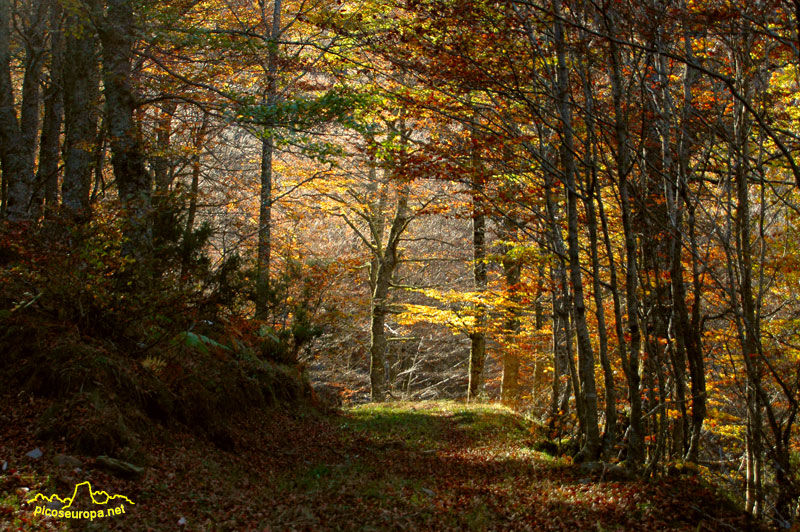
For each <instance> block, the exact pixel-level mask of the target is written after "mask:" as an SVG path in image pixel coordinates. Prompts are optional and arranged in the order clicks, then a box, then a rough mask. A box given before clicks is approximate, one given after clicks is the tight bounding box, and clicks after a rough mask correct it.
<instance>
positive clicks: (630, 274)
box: [609, 14, 644, 467]
mask: <svg viewBox="0 0 800 532" xmlns="http://www.w3.org/2000/svg"><path fill="white" fill-rule="evenodd" d="M611 18H613V14H610V16H609V20H611ZM609 26H610V28H609V32H610V33H611V34H615V27H614V24H613V23H611V22H609ZM609 48H610V54H609V59H610V63H611V73H610V74H611V75H610V78H611V93H612V99H613V102H614V131H615V136H616V141H617V153H616V172H617V179H618V189H619V198H620V211H621V215H622V230H623V234H624V238H625V265H626V271H625V292H626V294H625V302H626V305H627V320H626V321H627V329H628V331H627V335H628V337H629V338H630V340H629V341H628V342H627V344H628V350H627V353H624V354H623V356H624V357H625V358H623V362H622V364H623V368H625V377H626V379H627V381H628V399H629V402H630V408H631V413H630V426H629V432H628V453H627V460H628V462H629V463H630V464H632V465H633V466H634V467H638V466H640V465H641V464H642V463H643V462H644V434H643V428H642V398H641V395H640V391H641V384H640V383H641V380H640V376H639V354H640V351H641V348H642V346H641V330H640V328H639V297H638V294H637V290H638V284H639V281H638V273H637V271H638V264H637V249H636V234H635V232H634V229H633V221H632V219H631V194H632V186H631V183H630V180H629V177H628V174H629V173H630V171H631V162H630V161H631V157H630V153H629V151H630V147H629V145H628V133H627V130H628V121H627V115H626V112H625V111H623V108H624V106H625V102H623V88H622V87H623V86H622V83H623V81H622V72H621V71H622V67H621V65H620V56H619V50H618V47H617V45H616V44H615V43H614V42H613V41H611V42H610V43H609ZM620 341H621V342H622V341H623V338H621V339H620Z"/></svg>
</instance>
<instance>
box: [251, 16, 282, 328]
mask: <svg viewBox="0 0 800 532" xmlns="http://www.w3.org/2000/svg"><path fill="white" fill-rule="evenodd" d="M262 7H263V3H262ZM281 8H282V0H273V4H272V20H271V25H270V34H269V43H268V50H267V93H266V104H267V105H268V106H269V105H275V104H276V103H277V101H278V79H277V75H278V39H279V38H280V35H281ZM265 22H266V21H265ZM267 126H268V128H269V130H267V131H265V132H264V138H262V139H261V195H260V199H259V213H258V252H257V253H258V260H257V266H256V270H257V279H256V317H258V318H262V319H263V318H265V317H266V316H267V314H268V312H269V308H268V307H269V293H270V286H269V283H270V268H271V261H272V182H273V177H274V176H273V164H272V163H273V159H274V152H275V134H274V131H273V128H274V126H275V124H268V125H267Z"/></svg>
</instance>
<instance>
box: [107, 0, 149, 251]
mask: <svg viewBox="0 0 800 532" xmlns="http://www.w3.org/2000/svg"><path fill="white" fill-rule="evenodd" d="M106 4H107V9H106V17H105V19H104V20H103V22H102V23H101V24H100V40H101V42H102V44H103V88H104V92H105V97H106V127H107V128H108V135H109V138H110V145H111V162H112V165H113V167H114V177H115V179H116V182H117V190H118V191H119V197H120V201H121V203H122V208H123V211H124V215H125V227H124V229H123V232H124V234H125V236H126V237H127V238H126V243H125V245H124V246H123V252H124V253H125V254H126V255H128V256H132V257H134V258H136V259H137V262H138V263H140V264H142V263H144V262H146V260H147V258H148V257H149V256H150V252H151V247H152V227H151V225H152V224H151V220H150V204H151V195H152V178H151V176H150V174H149V172H148V171H147V169H146V168H145V159H144V153H143V148H142V144H141V139H140V137H139V133H138V128H137V124H136V121H135V119H134V111H135V110H136V107H137V101H136V95H135V92H134V87H133V67H132V59H133V40H134V31H135V22H134V16H133V4H132V2H131V0H108V1H107V2H106ZM95 7H96V5H95Z"/></svg>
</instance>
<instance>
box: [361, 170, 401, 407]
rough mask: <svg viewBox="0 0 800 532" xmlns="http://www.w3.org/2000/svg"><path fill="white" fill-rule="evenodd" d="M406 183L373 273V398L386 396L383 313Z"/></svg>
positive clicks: (385, 310)
mask: <svg viewBox="0 0 800 532" xmlns="http://www.w3.org/2000/svg"><path fill="white" fill-rule="evenodd" d="M408 195H409V187H408V185H403V186H402V187H401V189H400V191H399V192H398V198H397V210H396V211H395V214H394V218H393V220H392V225H391V228H390V229H389V236H388V237H387V239H386V246H385V247H384V248H383V249H382V250H380V249H378V250H376V251H377V252H378V256H379V257H380V258H379V261H378V268H377V272H376V274H375V291H374V292H373V294H372V315H371V324H370V345H369V352H370V366H369V375H370V391H371V396H372V400H373V401H376V402H380V401H384V400H385V399H386V347H387V344H388V342H387V340H386V331H385V325H386V316H387V314H388V313H389V288H390V286H391V282H392V278H393V276H394V272H395V268H396V267H397V263H398V249H397V247H398V244H399V241H400V236H401V235H402V233H403V231H405V229H406V227H407V225H408V223H409V221H410V219H411V218H410V214H409V209H408Z"/></svg>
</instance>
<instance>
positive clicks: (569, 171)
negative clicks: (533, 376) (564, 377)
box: [553, 0, 600, 461]
mask: <svg viewBox="0 0 800 532" xmlns="http://www.w3.org/2000/svg"><path fill="white" fill-rule="evenodd" d="M553 9H554V12H555V15H556V21H555V44H556V56H557V61H558V67H557V84H558V109H559V118H560V120H561V127H562V131H561V134H562V141H563V142H562V144H561V150H560V151H561V163H562V171H563V172H564V188H565V192H566V194H567V244H568V255H569V270H570V281H571V282H572V307H573V311H574V315H575V330H576V333H577V336H578V374H579V377H580V383H581V393H580V395H579V396H578V397H579V400H580V401H581V402H582V403H583V410H584V416H585V429H586V441H585V443H584V446H583V448H582V449H581V450H580V452H579V453H578V455H577V456H576V457H575V459H576V461H581V460H593V459H595V458H596V457H597V455H598V454H599V452H600V431H599V429H598V424H597V389H596V384H595V376H594V350H593V349H592V342H591V338H590V336H589V328H588V326H587V324H586V306H585V303H584V296H583V280H582V278H581V264H580V256H579V255H580V251H579V241H578V205H577V199H578V191H577V189H576V182H575V160H574V155H573V154H574V150H575V148H574V143H573V132H572V111H571V109H570V103H569V80H568V72H567V64H566V43H565V39H564V29H563V24H562V23H561V18H560V17H561V2H560V0H554V1H553Z"/></svg>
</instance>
